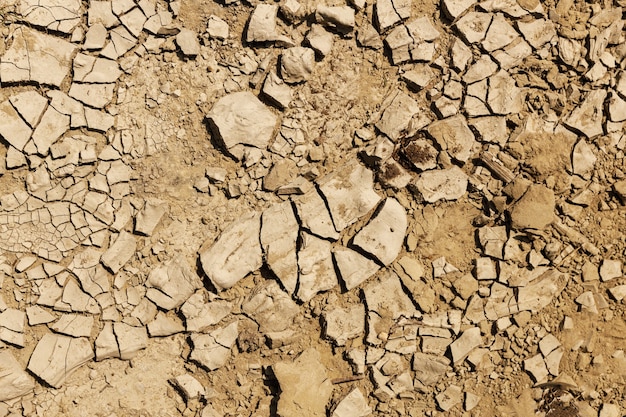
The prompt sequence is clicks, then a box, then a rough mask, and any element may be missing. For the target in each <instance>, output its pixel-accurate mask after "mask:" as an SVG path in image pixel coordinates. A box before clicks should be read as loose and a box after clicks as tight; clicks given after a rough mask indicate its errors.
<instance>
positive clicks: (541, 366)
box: [524, 354, 548, 384]
mask: <svg viewBox="0 0 626 417" xmlns="http://www.w3.org/2000/svg"><path fill="white" fill-rule="evenodd" d="M524 370H525V371H526V372H528V374H529V375H530V376H531V377H532V378H533V379H534V380H535V382H536V383H538V384H540V383H542V382H546V381H547V380H548V369H547V368H546V363H545V362H544V361H543V357H542V356H541V354H537V355H535V356H533V357H532V358H528V359H526V360H524Z"/></svg>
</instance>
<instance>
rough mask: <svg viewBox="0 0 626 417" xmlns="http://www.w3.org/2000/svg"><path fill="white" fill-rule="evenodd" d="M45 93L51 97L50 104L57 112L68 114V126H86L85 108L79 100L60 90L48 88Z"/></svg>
mask: <svg viewBox="0 0 626 417" xmlns="http://www.w3.org/2000/svg"><path fill="white" fill-rule="evenodd" d="M46 95H47V96H48V97H50V98H51V99H52V101H51V103H50V106H52V107H54V109H55V110H57V111H58V112H59V113H62V114H65V115H67V116H70V127H74V128H76V127H83V126H87V120H86V118H85V116H86V114H85V108H84V106H83V104H82V103H81V102H79V101H78V100H74V99H73V98H71V97H70V96H68V95H67V94H65V93H64V92H62V91H56V90H49V91H48V92H47V93H46Z"/></svg>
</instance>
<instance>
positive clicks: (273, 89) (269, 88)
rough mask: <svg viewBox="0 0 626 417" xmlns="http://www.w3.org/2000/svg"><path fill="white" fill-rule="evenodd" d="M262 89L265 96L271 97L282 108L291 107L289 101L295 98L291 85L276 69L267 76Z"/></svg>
mask: <svg viewBox="0 0 626 417" xmlns="http://www.w3.org/2000/svg"><path fill="white" fill-rule="evenodd" d="M261 91H262V92H263V95H264V96H265V97H267V98H269V99H270V100H271V101H272V103H275V104H276V105H277V106H278V107H279V108H280V109H285V108H287V107H289V103H291V100H292V98H293V90H292V89H291V87H290V86H288V85H287V84H285V83H284V82H283V80H281V79H280V77H279V76H278V75H277V74H276V73H275V72H274V71H270V73H269V74H268V75H267V78H265V82H264V83H263V89H262V90H261Z"/></svg>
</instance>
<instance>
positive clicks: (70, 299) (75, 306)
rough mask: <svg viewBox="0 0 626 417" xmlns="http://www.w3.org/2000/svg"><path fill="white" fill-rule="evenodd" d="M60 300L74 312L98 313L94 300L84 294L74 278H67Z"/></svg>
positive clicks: (98, 309)
mask: <svg viewBox="0 0 626 417" xmlns="http://www.w3.org/2000/svg"><path fill="white" fill-rule="evenodd" d="M61 300H62V301H63V302H64V303H65V304H67V305H69V306H70V308H71V309H72V311H74V312H88V313H91V314H98V313H100V308H99V307H98V304H97V303H96V300H94V299H93V298H91V297H90V296H88V295H87V294H85V293H84V292H83V291H82V290H81V289H80V287H79V286H78V284H77V283H76V282H75V281H74V280H68V281H67V283H66V284H65V288H64V289H63V297H62V298H61Z"/></svg>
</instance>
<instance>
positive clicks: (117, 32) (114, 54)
mask: <svg viewBox="0 0 626 417" xmlns="http://www.w3.org/2000/svg"><path fill="white" fill-rule="evenodd" d="M109 36H110V38H111V41H110V42H109V43H108V44H107V45H106V46H105V47H104V49H102V52H100V54H101V55H102V56H103V57H105V58H109V59H113V60H116V59H118V58H119V57H121V56H122V55H124V54H125V53H126V52H128V51H130V50H131V49H132V48H133V47H134V46H135V45H136V44H137V38H135V37H134V36H133V35H132V34H131V33H130V32H129V31H128V30H127V29H126V28H124V27H123V26H118V27H116V28H114V29H112V30H111V31H110V33H109Z"/></svg>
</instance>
